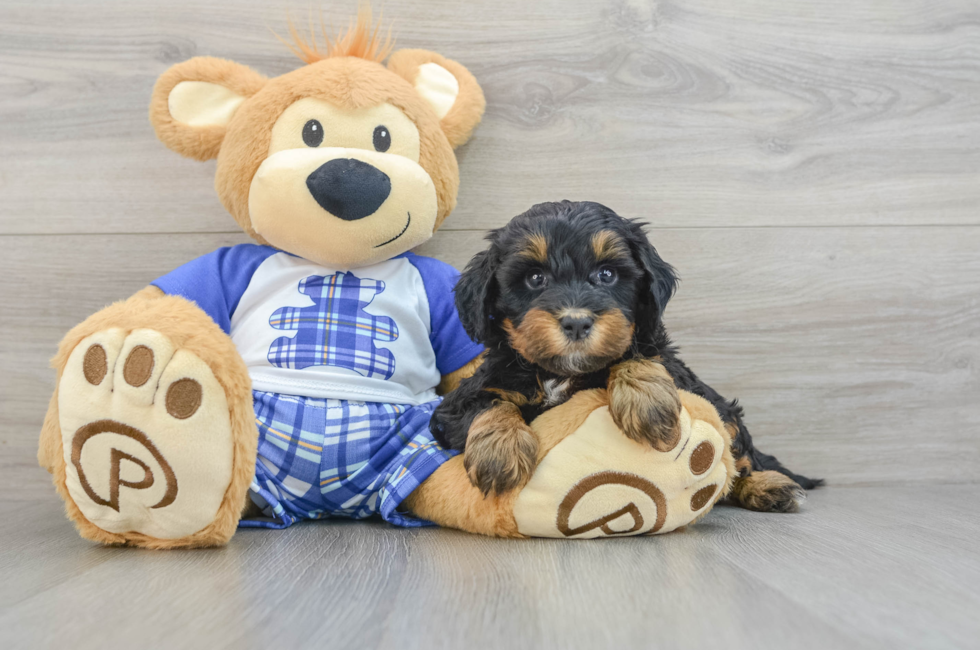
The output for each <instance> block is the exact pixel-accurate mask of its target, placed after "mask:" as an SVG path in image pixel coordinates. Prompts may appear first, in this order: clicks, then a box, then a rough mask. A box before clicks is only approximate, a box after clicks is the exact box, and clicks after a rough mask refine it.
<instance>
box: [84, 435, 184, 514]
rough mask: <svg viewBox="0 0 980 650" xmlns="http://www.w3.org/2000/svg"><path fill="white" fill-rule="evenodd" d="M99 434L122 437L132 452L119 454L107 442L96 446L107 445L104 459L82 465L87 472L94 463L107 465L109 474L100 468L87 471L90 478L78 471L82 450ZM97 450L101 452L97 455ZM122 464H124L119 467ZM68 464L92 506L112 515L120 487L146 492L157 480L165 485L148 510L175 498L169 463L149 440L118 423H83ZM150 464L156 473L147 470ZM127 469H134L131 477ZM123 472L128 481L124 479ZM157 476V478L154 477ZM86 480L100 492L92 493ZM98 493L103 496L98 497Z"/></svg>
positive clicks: (102, 450)
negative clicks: (105, 508)
mask: <svg viewBox="0 0 980 650" xmlns="http://www.w3.org/2000/svg"><path fill="white" fill-rule="evenodd" d="M103 435H106V436H110V435H111V436H122V437H123V438H124V439H126V440H127V442H126V446H127V448H129V450H130V451H131V452H133V453H128V452H126V451H123V450H122V449H119V448H117V447H116V446H113V445H111V443H110V444H109V445H98V446H99V447H104V446H108V458H102V459H99V460H95V459H92V460H90V461H89V462H87V463H86V465H88V466H89V469H90V470H91V469H92V466H93V465H94V464H99V465H108V470H109V471H108V474H107V475H106V473H105V471H104V469H103V468H99V469H101V470H102V471H96V472H91V473H92V474H93V476H91V477H90V476H88V475H86V473H85V470H84V469H83V468H82V453H83V451H85V445H86V444H87V443H89V442H90V441H91V440H92V439H94V438H96V437H98V436H103ZM128 441H132V442H128ZM133 443H135V445H134V444H133ZM100 451H101V452H102V453H99V452H100ZM96 454H98V455H100V456H105V450H104V449H100V450H98V451H96ZM139 456H143V457H144V458H143V459H141V458H140V457H139ZM146 461H148V462H146ZM124 462H125V463H126V465H123V463H124ZM71 463H72V465H74V467H75V471H76V472H77V474H78V482H79V483H80V484H81V486H82V489H83V490H84V491H85V494H86V495H88V498H89V499H91V500H92V501H93V502H94V503H97V504H98V505H100V506H108V507H109V508H112V509H113V510H115V511H116V512H119V491H120V489H121V488H127V489H130V490H146V489H149V488H151V487H153V486H154V485H156V483H157V481H158V480H159V481H162V482H164V483H165V486H164V489H163V494H162V496H161V497H160V498H159V500H157V501H156V503H154V504H152V505H150V508H165V507H167V506H169V505H170V504H171V503H173V502H174V500H175V499H176V498H177V477H176V476H175V475H174V471H173V469H171V467H170V464H169V463H167V461H166V459H164V457H163V455H162V454H161V453H160V452H159V451H158V450H157V448H156V446H155V445H154V444H153V443H152V442H151V441H150V439H149V438H147V437H146V434H144V433H143V432H142V431H140V430H139V429H136V428H133V427H131V426H128V425H125V424H122V423H121V422H116V421H114V420H98V421H96V422H92V423H90V424H86V425H85V426H83V427H82V428H81V429H79V430H78V431H76V432H75V435H74V437H73V438H72V444H71ZM151 464H152V465H153V466H155V468H156V471H154V468H153V467H151ZM128 466H132V468H136V469H137V471H136V472H135V476H134V473H133V472H132V471H131V470H132V468H131V467H128ZM124 467H125V468H126V469H124ZM124 472H125V474H127V475H129V476H130V478H128V479H127V478H124V476H123V474H124ZM94 474H99V475H100V476H98V477H97V478H96V477H95V476H94ZM158 474H159V475H160V476H159V477H158V476H157V475H158ZM140 475H141V477H140V478H137V480H133V478H136V477H139V476H140ZM90 478H91V479H94V480H95V481H96V483H97V484H98V485H99V487H100V490H96V489H95V487H93V485H92V481H91V480H90ZM100 479H101V480H100ZM100 491H101V492H103V494H104V495H103V494H99V492H100Z"/></svg>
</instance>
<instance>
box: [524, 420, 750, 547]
mask: <svg viewBox="0 0 980 650" xmlns="http://www.w3.org/2000/svg"><path fill="white" fill-rule="evenodd" d="M679 420H680V422H679V429H680V435H679V439H678V442H677V445H676V446H674V448H672V449H671V450H669V451H667V452H663V451H658V450H656V449H654V448H652V447H651V446H649V445H648V444H646V442H636V441H633V440H630V439H629V438H627V437H626V436H625V435H624V434H623V432H622V431H621V430H620V429H619V428H618V427H617V426H616V423H615V421H614V420H613V418H612V416H611V415H610V413H609V409H608V408H605V407H603V408H599V409H596V410H595V411H593V412H592V414H591V415H589V417H588V418H587V419H586V421H585V423H584V424H583V425H582V426H581V427H579V428H578V429H577V430H576V431H575V432H574V433H572V434H571V435H569V436H567V437H565V438H564V439H563V440H562V441H561V442H559V443H558V444H557V445H556V446H555V447H554V448H552V449H551V450H550V451H549V452H548V454H547V455H546V456H545V457H544V459H542V461H541V462H540V464H539V465H538V468H537V470H536V471H535V473H534V475H533V476H532V477H531V480H530V481H529V482H528V484H527V486H526V487H525V488H524V489H523V490H522V491H521V493H520V495H518V498H517V500H516V502H515V504H514V516H515V519H516V521H517V525H518V530H519V531H520V532H521V533H523V534H525V535H529V536H535V537H583V538H587V537H601V536H616V535H630V534H633V535H637V534H655V533H666V532H669V531H671V530H675V529H677V528H679V527H681V526H685V525H687V524H690V523H691V522H692V521H694V520H695V519H697V518H699V517H700V516H702V515H703V514H704V513H705V512H707V510H708V509H709V506H710V505H711V504H713V503H715V502H716V501H717V500H718V499H719V498H721V496H722V491H723V490H724V489H725V488H726V486H727V485H728V472H729V469H728V467H730V466H732V460H731V451H730V449H729V447H728V442H727V440H726V439H725V438H724V436H723V435H722V433H721V432H720V431H719V430H718V429H716V428H715V427H714V426H712V425H711V424H710V423H708V422H705V421H703V420H696V419H692V417H691V415H690V413H689V412H688V411H687V409H682V410H681V413H680V418H679Z"/></svg>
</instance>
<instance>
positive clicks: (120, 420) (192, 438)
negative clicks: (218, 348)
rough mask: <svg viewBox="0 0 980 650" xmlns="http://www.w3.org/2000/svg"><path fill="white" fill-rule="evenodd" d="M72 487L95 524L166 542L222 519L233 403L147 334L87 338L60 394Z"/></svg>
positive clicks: (207, 376)
mask: <svg viewBox="0 0 980 650" xmlns="http://www.w3.org/2000/svg"><path fill="white" fill-rule="evenodd" d="M58 408H59V417H60V424H61V432H62V443H63V451H64V458H65V473H66V476H65V482H66V486H67V488H68V492H69V495H70V496H71V499H72V501H73V502H74V503H75V505H76V506H77V507H78V509H79V510H80V511H81V513H82V515H83V516H84V517H85V518H86V519H88V520H89V521H90V522H92V523H93V524H95V525H96V526H98V527H99V528H102V529H103V530H106V531H109V532H112V533H132V532H135V533H141V534H143V535H148V536H150V537H157V538H161V539H176V538H179V537H184V536H186V535H190V534H193V533H195V532H197V531H199V530H201V529H202V528H204V527H205V526H207V525H208V524H209V523H211V521H213V520H214V518H215V516H216V514H217V511H218V508H219V507H220V505H221V502H222V500H223V498H224V493H225V491H226V490H227V488H228V485H229V484H230V482H231V475H232V464H233V446H232V434H231V421H230V415H229V410H228V402H227V399H226V396H225V393H224V389H223V388H222V387H221V385H220V384H219V383H218V381H217V379H216V378H215V376H214V373H213V372H212V371H211V369H210V368H209V367H208V366H207V364H205V363H204V361H202V360H201V359H200V358H199V357H197V356H196V355H194V354H192V353H190V352H188V351H186V350H180V349H176V348H175V346H174V345H173V343H172V342H171V341H170V339H169V338H167V337H166V336H164V335H162V334H160V333H159V332H156V331H154V330H149V329H141V330H134V331H132V332H128V333H127V332H125V331H123V330H120V329H109V330H104V331H102V332H98V333H96V334H94V335H92V336H90V337H88V338H87V339H85V340H83V341H82V342H81V343H80V344H79V345H78V346H77V347H76V348H75V350H74V351H73V352H72V354H71V356H70V357H69V360H68V364H67V365H66V367H65V370H64V373H63V374H62V378H61V382H60V384H59V397H58Z"/></svg>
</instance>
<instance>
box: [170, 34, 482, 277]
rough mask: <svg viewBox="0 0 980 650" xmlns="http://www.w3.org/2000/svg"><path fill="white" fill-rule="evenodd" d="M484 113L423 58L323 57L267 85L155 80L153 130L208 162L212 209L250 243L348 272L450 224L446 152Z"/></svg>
mask: <svg viewBox="0 0 980 650" xmlns="http://www.w3.org/2000/svg"><path fill="white" fill-rule="evenodd" d="M483 106H484V100H483V95H482V92H481V91H480V89H479V86H478V85H477V84H476V82H475V80H474V79H473V78H472V75H470V74H469V73H468V72H467V71H466V70H465V68H463V67H462V66H460V65H459V64H458V63H455V62H453V61H449V60H447V59H444V58H443V57H441V56H439V55H438V54H435V53H432V52H426V51H423V50H402V51H399V52H396V53H395V54H393V55H392V56H391V58H390V60H389V63H388V66H387V67H385V66H383V65H381V64H380V63H379V62H377V61H373V60H367V59H364V58H358V57H356V56H331V57H328V58H323V59H322V60H317V61H314V62H312V63H309V64H308V65H306V66H304V67H302V68H299V69H297V70H294V71H292V72H289V73H287V74H284V75H282V76H280V77H277V78H274V79H271V80H266V79H265V78H264V77H262V76H261V75H258V74H257V73H255V72H253V71H252V70H250V69H248V68H246V67H245V66H241V65H239V64H236V63H233V62H230V61H224V60H221V59H210V58H205V57H201V58H197V59H191V60H190V61H187V62H185V63H182V64H178V65H176V66H174V67H173V68H171V69H170V70H169V71H167V73H165V74H164V75H163V76H162V77H161V78H160V80H159V81H158V82H157V87H156V88H155V90H154V99H153V103H152V105H151V122H153V124H154V127H155V128H156V130H157V134H158V136H159V137H160V139H161V140H163V141H164V143H165V144H167V145H168V146H170V147H171V148H172V149H175V150H177V151H178V152H180V153H183V154H184V155H187V156H190V157H193V158H197V159H199V160H206V159H208V158H212V157H215V156H216V157H217V159H218V165H217V173H216V177H215V188H216V190H217V192H218V196H219V198H220V199H221V201H222V203H223V204H224V206H225V208H226V209H227V210H228V212H229V213H231V215H232V216H233V217H234V218H235V219H236V220H237V221H238V223H239V224H240V225H241V227H242V228H243V229H244V230H245V232H247V233H248V234H249V235H251V236H252V237H253V238H255V239H256V240H257V241H259V242H260V243H264V244H269V245H272V246H275V247H276V248H280V249H282V250H285V251H287V252H290V253H293V254H295V255H299V256H301V257H304V258H306V259H309V260H311V261H314V262H318V263H320V264H323V265H325V266H330V267H338V268H356V267H358V266H365V265H368V264H372V263H376V262H379V261H383V260H386V259H390V258H391V257H394V256H396V255H399V254H401V253H403V252H405V251H407V250H409V249H411V248H413V247H415V246H417V245H418V244H421V243H422V242H424V241H425V240H427V239H428V238H429V237H431V236H432V233H433V232H434V231H435V230H436V229H437V228H438V227H439V225H441V223H442V222H443V220H444V219H445V218H446V216H447V215H448V214H449V213H450V212H451V211H452V209H453V208H454V207H455V202H456V193H457V190H458V185H459V171H458V167H457V164H456V157H455V154H454V153H453V147H454V146H458V145H459V144H461V143H462V142H464V141H465V140H466V139H467V138H468V136H469V133H470V132H471V131H472V129H473V127H475V126H476V124H477V123H478V122H479V119H480V117H481V115H482V111H483Z"/></svg>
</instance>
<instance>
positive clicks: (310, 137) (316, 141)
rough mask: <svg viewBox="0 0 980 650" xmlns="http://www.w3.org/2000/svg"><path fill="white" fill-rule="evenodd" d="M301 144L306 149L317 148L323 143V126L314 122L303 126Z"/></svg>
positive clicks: (311, 121)
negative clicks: (302, 143) (303, 143)
mask: <svg viewBox="0 0 980 650" xmlns="http://www.w3.org/2000/svg"><path fill="white" fill-rule="evenodd" d="M303 142H305V143H306V146H307V147H319V146H320V143H321V142H323V125H322V124H320V123H319V122H317V121H316V120H310V121H309V122H307V123H306V125H305V126H303Z"/></svg>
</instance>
